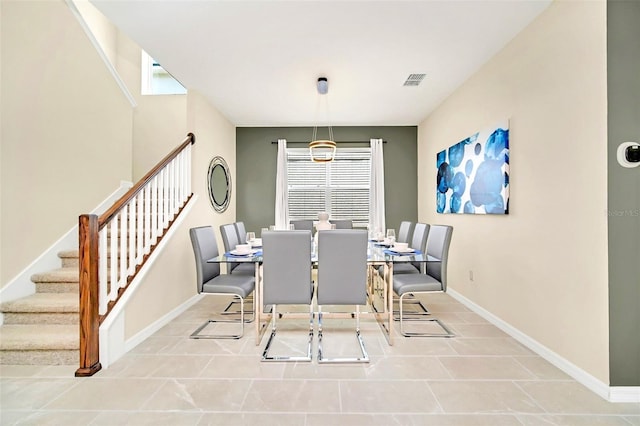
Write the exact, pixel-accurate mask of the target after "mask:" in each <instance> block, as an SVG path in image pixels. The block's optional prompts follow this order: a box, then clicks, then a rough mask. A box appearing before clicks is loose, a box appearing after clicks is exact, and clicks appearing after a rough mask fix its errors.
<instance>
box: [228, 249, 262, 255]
mask: <svg viewBox="0 0 640 426" xmlns="http://www.w3.org/2000/svg"><path fill="white" fill-rule="evenodd" d="M257 252H258V250H251V251H250V252H247V253H244V252H242V253H238V250H231V251H230V252H229V253H231V254H233V255H235V256H251V255H254V254H256V253H257Z"/></svg>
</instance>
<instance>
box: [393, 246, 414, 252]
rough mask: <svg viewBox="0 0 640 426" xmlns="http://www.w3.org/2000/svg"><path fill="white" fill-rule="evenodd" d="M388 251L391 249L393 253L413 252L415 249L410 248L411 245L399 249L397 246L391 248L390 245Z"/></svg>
mask: <svg viewBox="0 0 640 426" xmlns="http://www.w3.org/2000/svg"><path fill="white" fill-rule="evenodd" d="M389 251H392V252H394V253H415V251H416V250H415V249H412V248H411V247H407V248H406V249H399V248H393V247H391V248H390V249H389Z"/></svg>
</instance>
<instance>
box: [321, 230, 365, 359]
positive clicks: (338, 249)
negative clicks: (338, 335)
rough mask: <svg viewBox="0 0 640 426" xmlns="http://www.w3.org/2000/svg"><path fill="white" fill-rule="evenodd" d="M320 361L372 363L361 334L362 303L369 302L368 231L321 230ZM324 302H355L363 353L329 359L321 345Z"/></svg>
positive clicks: (344, 303) (329, 303) (338, 303)
mask: <svg viewBox="0 0 640 426" xmlns="http://www.w3.org/2000/svg"><path fill="white" fill-rule="evenodd" d="M317 280H318V288H317V302H318V362H319V363H330V362H369V355H368V354H367V350H366V348H365V346H364V342H363V340H362V336H361V335H360V305H364V304H366V302H367V231H366V230H364V229H363V230H359V229H337V230H331V231H319V232H318V278H317ZM322 305H355V306H356V312H355V320H356V338H357V340H358V343H359V345H360V351H361V353H362V356H359V357H354V358H327V357H325V356H324V354H323V348H322V333H323V329H322Z"/></svg>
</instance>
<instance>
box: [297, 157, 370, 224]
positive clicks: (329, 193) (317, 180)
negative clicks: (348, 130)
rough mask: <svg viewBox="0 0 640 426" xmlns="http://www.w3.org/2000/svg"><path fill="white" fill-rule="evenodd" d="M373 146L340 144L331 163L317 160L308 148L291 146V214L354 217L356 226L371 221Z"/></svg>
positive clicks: (299, 216) (314, 217)
mask: <svg viewBox="0 0 640 426" xmlns="http://www.w3.org/2000/svg"><path fill="white" fill-rule="evenodd" d="M370 176H371V149H370V148H338V149H337V150H336V156H335V159H334V160H333V161H332V162H330V163H314V162H312V161H311V156H310V154H309V150H308V149H306V148H289V149H287V179H288V183H289V218H290V219H291V220H301V219H317V218H318V212H321V211H326V212H327V213H329V217H330V218H331V219H351V220H353V224H354V226H358V225H361V226H366V224H367V223H368V222H369V186H370V185H371V179H370Z"/></svg>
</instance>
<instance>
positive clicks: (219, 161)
mask: <svg viewBox="0 0 640 426" xmlns="http://www.w3.org/2000/svg"><path fill="white" fill-rule="evenodd" d="M207 183H208V185H209V200H210V201H211V205H212V206H213V209H214V210H215V211H217V212H218V213H222V212H224V211H225V210H227V207H229V203H230V202H231V173H229V166H228V165H227V162H226V161H224V158H222V157H213V159H212V160H211V163H209V173H208V174H207Z"/></svg>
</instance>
